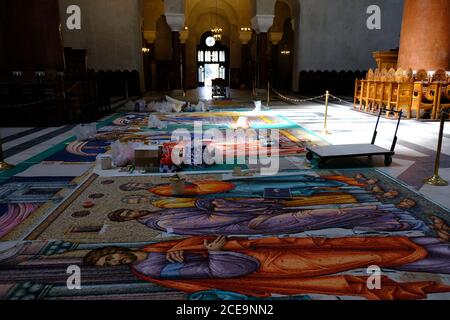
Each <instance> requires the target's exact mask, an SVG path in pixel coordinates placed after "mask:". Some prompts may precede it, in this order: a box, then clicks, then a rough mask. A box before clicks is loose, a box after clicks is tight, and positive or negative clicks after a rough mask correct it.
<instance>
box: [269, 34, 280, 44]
mask: <svg viewBox="0 0 450 320" xmlns="http://www.w3.org/2000/svg"><path fill="white" fill-rule="evenodd" d="M281 39H283V32H269V40H270V42H272V44H273V45H274V46H276V45H277V44H279V43H280V41H281Z"/></svg>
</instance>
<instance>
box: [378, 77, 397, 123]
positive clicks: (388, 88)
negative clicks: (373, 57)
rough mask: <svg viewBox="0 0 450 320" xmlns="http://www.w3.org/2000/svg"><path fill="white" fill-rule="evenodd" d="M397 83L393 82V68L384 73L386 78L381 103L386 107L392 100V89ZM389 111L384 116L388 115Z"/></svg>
mask: <svg viewBox="0 0 450 320" xmlns="http://www.w3.org/2000/svg"><path fill="white" fill-rule="evenodd" d="M396 84H397V83H396V82H395V70H394V69H391V70H389V71H388V72H387V74H386V80H385V83H384V91H383V101H382V104H383V105H384V106H386V107H388V106H389V105H390V103H391V101H392V93H393V90H394V89H396V86H395V85H396ZM390 114H391V113H390V112H389V111H387V112H386V117H387V118H389V117H390Z"/></svg>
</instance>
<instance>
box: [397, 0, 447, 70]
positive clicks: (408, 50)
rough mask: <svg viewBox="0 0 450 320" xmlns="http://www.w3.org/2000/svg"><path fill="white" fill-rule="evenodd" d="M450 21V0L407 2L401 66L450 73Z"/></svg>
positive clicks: (404, 11) (401, 46) (414, 0)
mask: <svg viewBox="0 0 450 320" xmlns="http://www.w3.org/2000/svg"><path fill="white" fill-rule="evenodd" d="M449 21H450V1H449V0H431V1H430V0H405V4H404V10H403V23H402V33H401V39H400V53H399V61H398V66H399V67H400V68H403V69H407V68H412V69H413V70H418V69H425V70H428V71H431V70H434V71H435V70H437V69H445V70H450V31H449Z"/></svg>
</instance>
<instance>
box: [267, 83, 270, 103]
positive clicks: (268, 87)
mask: <svg viewBox="0 0 450 320" xmlns="http://www.w3.org/2000/svg"><path fill="white" fill-rule="evenodd" d="M267 106H270V82H267Z"/></svg>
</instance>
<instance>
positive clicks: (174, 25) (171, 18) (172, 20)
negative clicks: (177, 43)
mask: <svg viewBox="0 0 450 320" xmlns="http://www.w3.org/2000/svg"><path fill="white" fill-rule="evenodd" d="M164 15H165V16H166V21H167V24H168V25H169V27H170V29H171V30H172V31H173V32H180V31H181V30H183V29H184V14H183V13H170V12H166V13H165V14H164Z"/></svg>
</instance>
